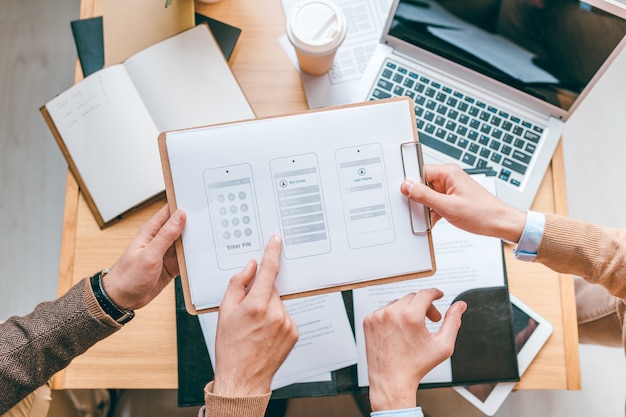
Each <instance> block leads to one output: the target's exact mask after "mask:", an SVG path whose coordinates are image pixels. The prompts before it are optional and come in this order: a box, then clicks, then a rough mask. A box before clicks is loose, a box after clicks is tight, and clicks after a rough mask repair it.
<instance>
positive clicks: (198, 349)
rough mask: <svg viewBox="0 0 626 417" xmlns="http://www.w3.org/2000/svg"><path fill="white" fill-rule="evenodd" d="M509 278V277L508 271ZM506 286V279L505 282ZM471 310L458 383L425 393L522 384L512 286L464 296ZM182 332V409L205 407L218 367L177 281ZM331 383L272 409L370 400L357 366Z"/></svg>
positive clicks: (347, 301)
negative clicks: (348, 398) (316, 401)
mask: <svg viewBox="0 0 626 417" xmlns="http://www.w3.org/2000/svg"><path fill="white" fill-rule="evenodd" d="M505 276H506V271H505ZM505 284H506V278H505ZM342 296H343V301H344V305H345V307H346V311H347V313H348V319H349V320H350V326H351V327H352V331H353V332H354V311H353V301H352V291H343V292H342ZM457 300H463V301H465V302H466V303H467V310H466V311H465V313H464V314H463V323H462V325H461V328H460V330H459V334H458V336H457V341H456V347H455V350H454V353H453V354H452V357H451V365H452V383H448V382H445V383H424V384H420V389H424V388H438V387H446V386H451V385H469V384H476V383H487V382H502V381H519V369H518V365H517V354H516V348H515V335H514V331H513V310H512V307H511V302H510V299H509V289H508V285H504V286H500V287H488V288H477V289H472V290H469V291H465V292H463V293H461V294H459V295H458V296H457V297H456V299H455V300H454V301H457ZM176 332H177V338H178V405H179V406H181V407H184V406H199V405H203V404H204V393H203V392H204V391H203V390H204V386H205V385H206V384H207V383H208V382H209V381H211V380H212V379H213V367H212V365H211V360H210V358H209V353H208V350H207V348H206V343H205V341H204V337H203V335H202V330H201V328H200V322H199V320H198V316H196V315H190V314H189V313H187V310H186V308H185V300H184V296H183V290H182V284H181V282H180V279H179V278H177V280H176ZM331 376H332V379H331V381H325V382H304V383H296V384H292V385H289V386H286V387H283V388H280V389H277V390H274V391H273V392H272V397H271V398H272V401H270V408H268V412H267V414H266V415H273V414H272V407H274V408H280V407H281V406H282V405H283V403H282V402H281V401H282V400H285V399H287V398H298V397H320V396H335V395H342V394H360V395H359V397H358V398H359V400H362V399H363V398H364V396H366V395H367V392H368V389H367V388H364V387H359V386H358V379H357V373H356V365H352V366H349V367H347V368H343V369H340V370H337V371H334V372H332V373H331Z"/></svg>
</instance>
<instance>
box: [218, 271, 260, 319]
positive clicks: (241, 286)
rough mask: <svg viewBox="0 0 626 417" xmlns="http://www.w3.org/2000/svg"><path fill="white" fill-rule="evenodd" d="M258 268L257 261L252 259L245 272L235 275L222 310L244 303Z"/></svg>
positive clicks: (230, 282) (227, 289)
mask: <svg viewBox="0 0 626 417" xmlns="http://www.w3.org/2000/svg"><path fill="white" fill-rule="evenodd" d="M256 268H257V263H256V261H255V260H254V259H251V260H250V261H249V262H248V265H246V267H245V268H244V269H243V270H241V271H240V272H238V273H236V274H235V275H233V277H232V278H231V279H230V281H229V282H228V287H226V292H225V293H224V298H223V299H222V303H221V305H220V309H221V308H222V307H224V306H225V307H229V306H231V305H233V306H234V305H237V304H239V303H241V301H243V299H244V298H245V297H246V294H247V288H248V286H249V285H250V284H251V283H252V280H253V279H254V277H255V275H256Z"/></svg>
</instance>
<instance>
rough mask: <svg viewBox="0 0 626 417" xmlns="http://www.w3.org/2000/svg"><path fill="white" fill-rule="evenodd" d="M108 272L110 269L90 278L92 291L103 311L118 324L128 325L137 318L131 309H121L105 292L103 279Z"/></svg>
mask: <svg viewBox="0 0 626 417" xmlns="http://www.w3.org/2000/svg"><path fill="white" fill-rule="evenodd" d="M108 272H109V270H108V269H103V270H102V271H100V272H97V273H95V274H94V275H93V276H92V277H91V278H89V281H90V282H91V289H92V290H93V294H94V295H95V296H96V300H98V304H100V307H102V310H104V312H105V313H107V314H108V315H109V316H111V318H112V319H113V320H115V322H116V323H119V324H126V323H128V322H129V321H131V320H132V319H133V317H135V312H134V311H133V310H130V309H128V310H126V309H121V308H119V307H118V306H116V305H115V303H114V302H113V301H111V299H110V298H109V296H108V295H107V293H106V292H105V291H104V287H103V286H102V277H104V276H105V275H106V274H107V273H108Z"/></svg>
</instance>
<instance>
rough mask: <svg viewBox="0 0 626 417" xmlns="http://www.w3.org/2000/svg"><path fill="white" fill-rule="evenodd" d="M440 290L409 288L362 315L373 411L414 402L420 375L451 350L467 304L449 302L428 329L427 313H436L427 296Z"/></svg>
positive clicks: (431, 316) (433, 316)
mask: <svg viewBox="0 0 626 417" xmlns="http://www.w3.org/2000/svg"><path fill="white" fill-rule="evenodd" d="M442 295H443V293H442V292H441V291H439V290H436V289H426V290H421V291H419V292H418V293H410V294H407V295H406V296H404V297H402V298H401V299H399V300H395V301H392V302H391V303H389V304H388V305H387V306H386V307H384V308H381V309H380V310H377V311H375V312H373V313H371V314H370V315H368V316H367V317H365V319H364V320H363V330H364V332H365V350H366V354H367V366H368V378H369V384H370V404H371V406H372V411H384V410H399V409H406V408H413V407H416V401H417V400H416V395H417V387H418V386H419V383H420V381H421V380H422V378H423V377H424V375H426V374H427V373H428V372H429V371H430V370H431V369H433V368H434V367H435V366H437V365H438V364H439V363H441V362H442V361H444V360H445V359H447V358H449V357H450V356H451V355H452V352H453V351H454V344H455V341H456V335H457V333H458V331H459V327H460V326H461V315H462V314H463V312H464V311H465V309H466V308H467V305H466V304H465V303H464V302H463V301H459V302H456V303H454V304H453V305H452V306H450V308H449V309H448V311H447V313H446V317H445V319H444V321H443V323H442V325H441V327H440V328H439V330H438V331H437V332H435V333H430V332H429V331H428V329H427V328H426V317H428V318H429V319H430V320H432V321H439V320H440V319H441V314H440V313H439V311H438V310H437V308H436V307H435V306H434V305H433V304H432V302H433V301H434V300H436V299H439V298H441V297H442Z"/></svg>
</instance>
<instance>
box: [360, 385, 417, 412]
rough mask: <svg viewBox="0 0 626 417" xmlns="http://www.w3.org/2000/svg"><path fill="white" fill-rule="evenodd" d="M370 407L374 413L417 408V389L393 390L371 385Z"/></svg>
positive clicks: (388, 387)
mask: <svg viewBox="0 0 626 417" xmlns="http://www.w3.org/2000/svg"><path fill="white" fill-rule="evenodd" d="M369 398H370V406H371V407H372V411H374V412H376V411H389V410H403V409H408V408H415V407H417V388H415V389H414V390H413V389H393V388H392V387H391V386H388V385H387V386H385V387H379V386H378V385H372V384H370V388H369Z"/></svg>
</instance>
